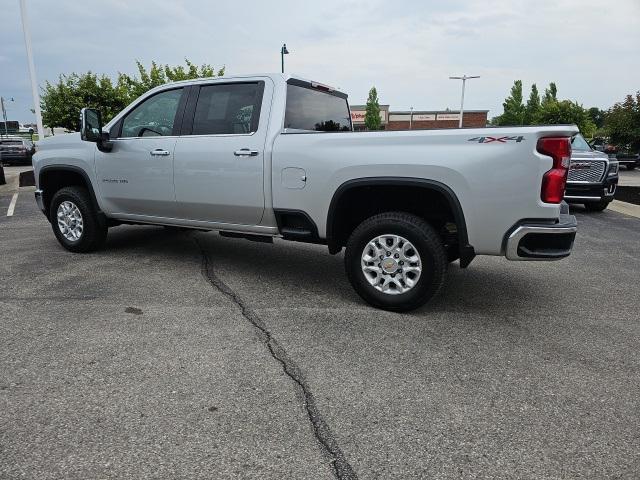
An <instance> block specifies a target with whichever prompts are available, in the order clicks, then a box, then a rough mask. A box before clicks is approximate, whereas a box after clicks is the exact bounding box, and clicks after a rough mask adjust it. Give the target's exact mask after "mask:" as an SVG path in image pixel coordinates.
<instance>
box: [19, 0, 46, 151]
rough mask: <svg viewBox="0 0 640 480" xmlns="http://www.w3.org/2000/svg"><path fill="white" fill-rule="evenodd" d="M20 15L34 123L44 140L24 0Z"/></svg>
mask: <svg viewBox="0 0 640 480" xmlns="http://www.w3.org/2000/svg"><path fill="white" fill-rule="evenodd" d="M20 16H21V17H22V32H23V33H24V43H25V46H26V47H27V60H28V62H29V76H30V77H31V93H32V95H33V107H34V109H35V111H36V124H37V125H38V139H39V140H44V127H43V126H42V112H41V111H40V93H39V92H38V81H37V80H36V68H35V66H34V64H33V51H32V50H31V32H30V31H29V19H28V18H27V5H26V3H25V0H20Z"/></svg>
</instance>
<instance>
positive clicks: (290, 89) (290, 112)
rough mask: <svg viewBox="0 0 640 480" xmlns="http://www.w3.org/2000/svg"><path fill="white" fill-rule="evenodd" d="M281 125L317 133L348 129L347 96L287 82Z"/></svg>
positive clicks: (349, 119) (349, 127)
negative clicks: (282, 123)
mask: <svg viewBox="0 0 640 480" xmlns="http://www.w3.org/2000/svg"><path fill="white" fill-rule="evenodd" d="M284 128H289V129H295V130H312V131H317V132H348V131H351V114H350V113H349V105H348V104H347V99H346V98H344V97H342V96H339V95H333V94H331V93H329V92H323V91H320V90H314V89H311V88H306V87H301V86H298V85H291V84H289V85H287V109H286V112H285V116H284Z"/></svg>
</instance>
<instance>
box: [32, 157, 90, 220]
mask: <svg viewBox="0 0 640 480" xmlns="http://www.w3.org/2000/svg"><path fill="white" fill-rule="evenodd" d="M70 186H81V187H84V188H86V189H87V191H88V192H89V197H90V199H91V204H92V206H93V207H94V208H95V210H96V212H98V213H100V214H102V211H101V209H100V205H99V204H98V199H97V197H96V194H95V191H94V188H93V183H92V182H91V178H90V177H89V174H88V173H87V172H86V171H85V170H84V169H82V168H80V167H77V166H74V165H45V166H44V167H42V168H41V169H40V172H39V173H38V188H40V190H42V192H43V198H42V200H43V203H44V206H45V209H46V211H47V212H48V211H49V208H50V206H51V200H52V199H53V196H54V195H55V193H56V192H57V191H58V190H60V189H61V188H64V187H70Z"/></svg>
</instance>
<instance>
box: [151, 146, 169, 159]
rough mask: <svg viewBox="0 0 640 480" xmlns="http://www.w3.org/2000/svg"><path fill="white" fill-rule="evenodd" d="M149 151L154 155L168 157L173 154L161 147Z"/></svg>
mask: <svg viewBox="0 0 640 480" xmlns="http://www.w3.org/2000/svg"><path fill="white" fill-rule="evenodd" d="M149 153H150V154H151V155H153V156H154V157H167V156H169V155H171V153H170V152H169V151H168V150H162V149H161V148H156V149H155V150H151V151H150V152H149Z"/></svg>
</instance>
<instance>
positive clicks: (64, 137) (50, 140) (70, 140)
mask: <svg viewBox="0 0 640 480" xmlns="http://www.w3.org/2000/svg"><path fill="white" fill-rule="evenodd" d="M80 142H82V140H81V139H80V132H76V133H63V134H61V135H51V136H50V137H45V138H44V140H37V141H36V148H37V150H38V151H43V150H50V149H54V148H60V147H63V146H72V145H73V146H77V145H78V144H79V143H80Z"/></svg>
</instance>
